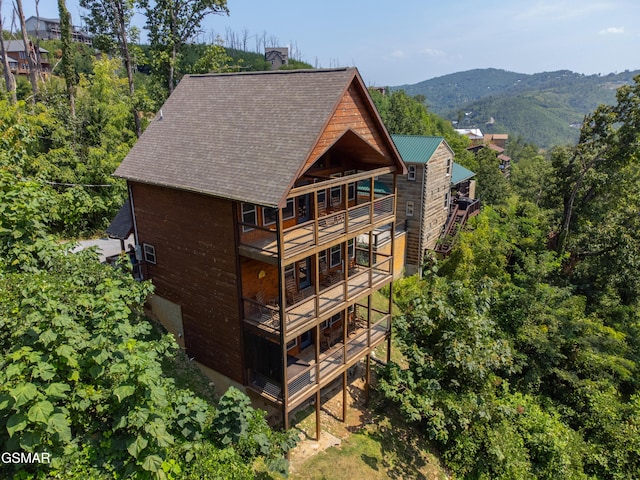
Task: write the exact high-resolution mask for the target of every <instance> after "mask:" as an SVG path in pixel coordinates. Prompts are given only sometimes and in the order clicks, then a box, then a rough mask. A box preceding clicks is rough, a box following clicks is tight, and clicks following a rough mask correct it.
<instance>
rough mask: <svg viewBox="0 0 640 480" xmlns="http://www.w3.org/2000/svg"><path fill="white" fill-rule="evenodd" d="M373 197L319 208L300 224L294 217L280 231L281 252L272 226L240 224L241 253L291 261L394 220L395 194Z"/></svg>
mask: <svg viewBox="0 0 640 480" xmlns="http://www.w3.org/2000/svg"><path fill="white" fill-rule="evenodd" d="M376 196H377V198H374V199H373V200H371V199H370V198H369V196H358V197H357V204H356V205H354V206H350V207H348V208H344V207H333V208H324V207H323V208H318V209H317V214H318V215H317V219H311V220H305V221H299V219H300V217H299V216H296V218H295V221H294V222H295V224H294V225H291V226H288V227H285V228H283V230H282V246H281V248H282V253H280V251H279V248H278V234H277V231H276V228H275V224H274V225H271V226H269V227H265V226H261V225H255V224H251V223H243V222H240V228H239V229H240V235H239V238H240V246H239V250H240V254H241V255H244V256H246V257H249V258H254V259H260V260H264V261H270V262H271V263H275V262H276V260H277V259H278V258H279V257H282V258H283V259H285V260H291V259H293V258H294V257H299V256H305V254H306V253H307V252H309V251H310V250H313V249H314V248H316V247H318V248H320V247H322V246H324V245H329V244H330V243H331V242H334V241H335V240H336V239H338V238H341V237H344V236H351V237H353V236H355V235H358V234H361V233H364V232H367V231H368V230H372V229H374V228H375V227H376V226H379V225H382V224H384V223H389V222H391V221H393V219H394V214H395V195H393V194H387V195H380V194H376ZM364 199H366V201H363V200H364ZM296 200H297V199H296Z"/></svg>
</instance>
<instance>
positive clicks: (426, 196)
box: [391, 135, 475, 275]
mask: <svg viewBox="0 0 640 480" xmlns="http://www.w3.org/2000/svg"><path fill="white" fill-rule="evenodd" d="M391 138H392V139H393V141H394V143H395V145H396V148H397V149H398V152H400V156H401V157H402V159H403V161H404V163H405V165H406V166H407V174H406V175H404V176H401V177H398V180H397V195H398V202H397V205H398V207H397V211H396V219H397V223H398V225H399V226H401V225H404V227H405V230H406V235H407V238H406V252H405V272H406V273H407V274H409V275H410V274H413V273H415V272H417V271H418V270H419V267H420V265H422V261H423V258H424V255H425V252H426V251H427V250H436V248H437V246H438V243H439V242H438V241H439V239H440V238H442V236H443V235H444V234H445V233H446V232H447V231H448V230H449V222H450V221H451V220H452V219H454V218H455V216H452V212H453V210H455V209H456V208H455V207H456V205H453V204H452V197H453V196H452V187H454V188H455V187H457V186H458V187H459V188H456V191H460V190H462V195H463V196H465V197H472V196H473V193H474V190H475V189H474V184H473V180H472V178H473V176H474V175H475V174H474V173H473V172H472V171H470V170H468V169H466V168H464V167H462V166H461V165H457V164H456V163H455V162H454V161H453V157H454V152H453V150H452V149H451V147H450V146H449V144H448V143H447V142H446V140H445V139H444V138H443V137H428V136H419V135H392V136H391ZM452 207H453V208H452ZM399 253H400V252H396V254H399Z"/></svg>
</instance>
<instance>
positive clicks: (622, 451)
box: [0, 0, 640, 479]
mask: <svg viewBox="0 0 640 480" xmlns="http://www.w3.org/2000/svg"><path fill="white" fill-rule="evenodd" d="M58 3H59V5H60V11H61V18H62V17H63V15H64V8H63V7H64V1H63V0H59V2H58ZM83 3H84V6H85V7H86V8H88V9H89V10H90V11H91V9H90V7H91V5H93V6H94V7H96V8H97V7H100V6H102V7H104V6H105V5H113V4H114V3H118V2H98V1H89V0H83ZM122 3H123V4H125V5H129V4H130V3H127V2H122ZM178 3H179V2H178ZM141 4H144V2H142V3H141ZM169 4H170V2H167V3H166V4H165V3H164V2H160V1H158V2H155V3H154V4H153V5H156V6H157V5H165V6H166V5H169ZM209 4H210V8H211V9H213V10H212V11H224V9H225V8H226V4H225V3H224V2H209ZM147 6H148V5H147ZM148 7H149V8H151V7H150V6H148ZM92 13H93V14H94V15H95V17H96V18H102V17H101V15H102V16H104V15H105V12H104V11H102V13H100V10H99V9H98V10H96V11H95V12H93V11H92ZM162 13H163V12H162V11H156V12H155V14H156V15H157V16H156V17H151V16H150V18H156V19H157V20H156V22H157V27H158V28H157V37H152V38H155V40H153V41H152V44H151V45H150V46H146V47H142V46H139V45H137V44H136V43H135V42H132V43H131V44H127V49H128V53H125V52H124V51H123V45H122V43H123V42H122V40H123V39H122V38H119V37H118V36H117V33H116V32H113V31H109V30H108V29H107V28H106V27H107V26H105V25H102V26H100V25H98V24H96V25H95V26H94V31H95V32H97V33H99V34H100V35H102V36H103V37H101V38H102V40H103V42H104V43H103V45H104V47H103V48H105V49H111V50H110V51H111V52H112V53H117V55H114V56H113V57H112V58H111V59H109V58H107V57H104V58H101V59H97V58H94V57H93V56H92V55H91V54H90V52H89V51H87V50H84V49H83V48H81V47H77V46H71V44H70V43H69V42H68V41H65V40H64V39H63V40H62V41H61V42H58V43H51V44H48V45H47V49H48V50H49V51H51V52H54V55H57V58H58V59H60V65H61V67H59V68H61V70H60V71H59V72H54V73H55V74H54V75H52V76H51V77H50V78H48V79H47V80H46V81H39V82H38V83H37V84H36V85H35V88H34V86H33V84H31V83H30V82H29V81H28V80H26V79H18V82H17V84H16V85H17V88H16V90H15V97H14V94H13V92H12V91H11V88H7V87H9V84H10V82H6V80H5V83H3V87H2V88H1V89H0V424H2V425H3V426H4V428H2V429H0V445H1V447H0V450H2V451H6V452H12V451H18V450H20V451H25V452H41V451H47V452H50V453H51V454H52V457H53V462H52V463H51V464H47V465H38V464H31V465H14V464H8V463H7V464H0V469H2V470H0V476H1V477H3V478H4V477H7V478H11V477H12V476H14V478H65V479H73V478H176V479H177V478H247V479H248V478H255V477H263V478H268V477H269V476H278V475H284V474H286V469H287V464H286V460H285V454H286V453H287V452H288V451H289V450H290V449H291V448H292V447H293V446H294V444H295V441H294V439H293V434H291V433H290V432H278V431H274V430H272V429H271V428H270V427H269V426H268V425H267V422H266V420H265V414H264V412H261V411H257V410H254V409H252V408H251V407H250V406H249V403H248V399H247V398H246V397H245V396H244V395H243V394H242V393H240V392H239V391H237V390H234V389H231V390H229V391H228V392H227V393H226V394H225V395H223V396H222V397H221V398H217V399H214V398H208V397H207V396H206V395H203V394H201V392H198V393H196V392H194V391H193V390H192V389H190V388H189V387H188V386H185V385H182V384H180V382H178V381H177V380H176V379H175V378H174V377H173V376H172V374H171V371H172V365H174V363H175V361H176V358H177V357H178V356H179V354H178V353H177V347H176V344H175V342H174V340H173V339H172V337H170V336H166V335H163V334H162V333H161V332H160V331H159V330H158V328H157V327H155V326H154V325H153V324H151V323H150V322H149V321H148V320H147V319H146V318H145V317H144V315H143V310H142V306H143V304H144V302H145V298H146V296H147V295H148V294H149V293H150V292H151V291H152V289H153V286H152V285H150V284H149V283H138V282H135V281H134V280H133V279H132V277H131V275H129V274H128V268H127V263H126V262H124V263H123V264H122V265H121V267H120V268H115V269H114V268H111V267H108V266H105V265H101V264H100V263H99V262H98V261H97V255H96V254H95V253H94V252H91V251H87V252H83V253H80V254H76V255H69V254H68V252H69V249H70V245H71V244H72V243H69V242H70V241H71V242H72V241H73V240H74V239H78V238H82V237H86V236H90V235H93V234H95V233H97V232H101V231H103V229H104V227H105V226H106V225H107V224H108V222H109V220H110V219H111V218H112V217H113V215H114V214H115V212H116V211H117V210H118V208H119V207H120V206H121V205H122V203H123V201H124V199H125V197H126V186H125V184H124V183H123V182H122V181H121V180H118V179H115V178H113V177H112V176H111V174H112V172H113V171H114V170H115V168H116V166H117V165H118V164H119V162H120V161H121V160H122V159H123V158H124V156H125V155H126V153H127V152H128V150H129V149H130V148H131V146H132V145H133V144H134V143H135V141H136V139H137V136H138V134H139V133H140V132H141V131H142V130H143V129H144V127H145V122H146V119H147V118H149V117H150V116H151V115H152V114H153V113H154V112H155V111H156V110H157V109H158V108H159V107H160V106H161V105H162V102H163V101H164V99H165V98H166V96H167V95H168V94H169V92H170V90H171V88H172V86H173V85H174V83H175V82H176V81H177V80H178V79H179V78H180V76H181V75H183V74H185V73H196V72H206V71H229V70H234V69H237V68H239V66H240V65H242V66H243V68H255V69H261V68H265V66H264V64H261V62H260V58H259V56H258V57H256V56H255V55H250V54H248V53H247V52H242V51H241V50H237V49H236V50H233V49H229V50H226V49H224V48H223V47H222V46H221V45H219V44H218V45H215V44H214V45H208V46H207V45H195V46H194V45H186V44H185V41H184V40H182V41H181V40H180V38H182V37H180V35H177V33H176V32H171V31H170V30H169V31H166V30H163V28H160V27H162V25H164V24H163V23H162V22H163V20H162V18H166V16H165V17H163V16H162V15H161V14H162ZM164 13H166V11H165V12H164ZM210 13H211V12H210ZM109 18H111V17H109ZM192 18H193V17H192ZM122 21H123V22H124V24H123V25H124V26H129V25H128V23H127V22H128V18H127V17H126V15H125V16H124V17H123V18H122ZM101 28H102V30H101ZM127 38H128V37H127ZM110 42H111V43H110ZM125 43H126V42H125ZM174 50H175V55H174ZM126 55H129V62H130V65H129V66H130V67H132V68H130V69H127V61H126V59H125V58H126ZM145 65H146V66H148V68H147V69H145V68H140V67H142V66H145ZM134 67H135V68H134ZM136 70H145V71H146V72H147V73H145V74H142V73H140V72H139V71H136ZM371 95H372V98H373V100H374V102H375V104H376V106H377V108H378V110H379V112H380V115H381V117H382V119H383V121H384V122H385V125H386V126H387V128H388V129H389V131H390V132H391V133H400V134H416V135H440V136H444V137H445V138H446V140H447V142H448V143H449V144H450V145H451V146H452V148H453V149H454V151H455V152H456V161H457V162H458V163H461V164H463V165H465V166H466V167H468V168H470V169H471V170H473V171H475V172H476V174H477V181H478V194H479V196H480V198H481V200H482V204H483V209H482V212H481V214H480V215H479V216H477V217H475V218H474V219H473V220H472V221H471V222H470V224H469V226H468V228H467V229H466V230H465V231H463V232H462V233H461V234H460V235H459V238H458V242H457V244H456V247H455V248H454V250H453V251H452V254H451V255H450V256H449V257H448V258H446V259H442V258H436V257H435V256H430V257H429V258H428V260H427V261H426V262H425V264H424V265H423V268H422V272H421V275H420V276H413V277H408V278H405V279H402V280H401V281H399V282H397V283H396V284H394V287H393V296H394V300H395V304H396V305H397V310H396V317H395V319H394V324H395V331H394V337H395V340H394V342H395V343H396V344H397V345H398V348H399V349H400V351H401V354H402V358H403V362H402V364H399V363H393V362H392V363H390V364H389V365H386V366H385V367H384V368H381V370H380V371H379V372H378V387H377V388H378V390H379V391H380V393H381V395H383V396H384V398H385V402H386V403H385V408H392V409H397V410H398V411H400V412H402V415H403V416H404V417H405V419H406V421H407V422H408V423H409V424H410V425H413V426H415V428H416V429H417V430H418V431H419V432H421V434H422V435H423V442H424V446H425V449H426V448H435V449H436V450H437V451H438V452H440V455H441V457H442V461H443V463H444V464H445V465H446V467H447V468H448V469H449V470H450V471H451V472H452V475H453V476H454V477H455V478H471V479H472V478H476V479H496V478H505V479H506V478H510V479H533V478H538V479H551V478H562V479H565V478H566V479H572V478H585V479H586V478H598V479H629V478H637V477H638V475H640V391H639V387H640V384H639V380H638V378H639V376H638V365H639V362H640V358H639V354H640V318H639V316H638V306H639V305H638V303H639V300H640V279H639V278H638V276H637V273H636V272H637V271H638V268H639V267H640V241H639V240H640V238H638V237H639V236H640V235H639V233H638V232H639V229H638V227H639V226H640V225H639V223H640V208H639V207H638V201H637V190H638V188H637V187H638V185H640V176H639V175H640V168H639V164H638V160H639V158H638V156H639V152H640V145H639V142H640V77H637V78H636V81H635V84H634V85H631V86H625V87H623V88H621V89H620V90H619V91H618V94H617V101H616V103H615V105H612V106H601V107H599V108H598V109H597V110H595V111H594V112H593V113H592V114H590V115H589V117H588V118H587V119H586V121H585V122H584V126H583V128H582V130H581V132H580V139H579V141H578V142H577V143H576V144H575V145H562V146H557V147H556V148H554V149H552V150H550V151H549V152H548V153H544V154H542V153H540V152H539V149H538V148H537V147H536V146H535V145H531V144H528V143H526V142H525V141H523V140H521V139H518V138H516V139H511V141H510V143H509V144H508V151H507V153H508V154H509V155H510V156H511V157H512V158H513V164H512V172H511V177H510V179H508V180H507V179H506V178H505V177H504V176H502V174H501V173H500V171H499V169H498V165H497V160H496V159H495V157H494V156H493V155H492V154H480V155H479V156H475V157H474V156H473V155H471V154H470V153H469V152H468V151H466V146H467V143H466V139H465V138H464V137H461V136H459V135H457V134H456V133H455V131H454V130H453V129H452V127H451V126H450V125H449V124H448V123H447V122H445V121H444V120H442V119H441V118H439V117H437V116H436V115H434V114H432V113H431V112H429V111H428V110H427V109H426V107H425V102H426V101H427V100H428V99H425V98H424V97H419V96H418V97H411V96H409V95H407V94H406V93H404V92H403V91H394V92H392V93H389V94H387V95H382V94H381V93H380V92H378V91H372V92H371ZM427 103H428V102H427ZM485 150H486V149H485ZM409 476H410V475H409Z"/></svg>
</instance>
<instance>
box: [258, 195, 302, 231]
mask: <svg viewBox="0 0 640 480" xmlns="http://www.w3.org/2000/svg"><path fill="white" fill-rule="evenodd" d="M294 204H295V202H294V201H293V198H290V199H289V200H287V205H286V206H285V207H284V208H283V209H282V220H289V219H291V218H293V217H295V215H296V214H295V209H294ZM277 214H278V209H277V208H269V207H264V208H263V209H262V220H263V223H262V224H263V225H271V224H273V223H276V219H277V218H278V216H277Z"/></svg>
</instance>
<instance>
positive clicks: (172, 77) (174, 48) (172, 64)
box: [168, 45, 177, 95]
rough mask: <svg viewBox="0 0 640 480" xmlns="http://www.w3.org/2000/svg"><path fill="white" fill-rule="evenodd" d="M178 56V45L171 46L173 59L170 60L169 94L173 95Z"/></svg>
mask: <svg viewBox="0 0 640 480" xmlns="http://www.w3.org/2000/svg"><path fill="white" fill-rule="evenodd" d="M176 57H177V52H176V46H175V45H174V46H173V47H172V48H171V60H169V79H168V82H169V95H171V94H172V93H173V82H174V76H175V68H176V66H175V65H176Z"/></svg>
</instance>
